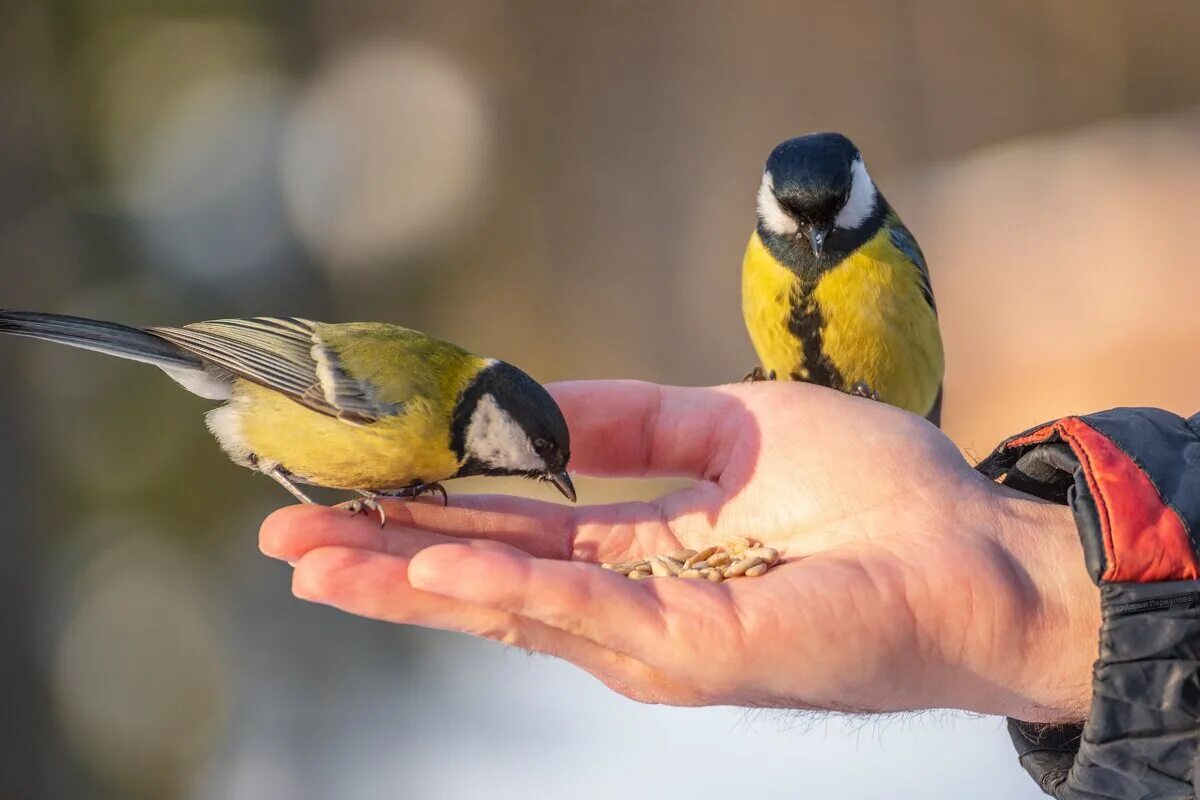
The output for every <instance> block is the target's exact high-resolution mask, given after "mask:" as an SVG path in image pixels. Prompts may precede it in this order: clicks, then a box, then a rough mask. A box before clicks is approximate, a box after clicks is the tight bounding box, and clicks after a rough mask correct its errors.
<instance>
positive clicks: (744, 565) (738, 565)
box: [723, 556, 765, 578]
mask: <svg viewBox="0 0 1200 800" xmlns="http://www.w3.org/2000/svg"><path fill="white" fill-rule="evenodd" d="M762 563H763V560H762V559H761V558H758V557H757V556H755V557H754V558H743V559H741V560H740V561H735V562H733V563H732V564H730V565H729V566H728V567H726V568H725V572H724V573H723V574H724V576H725V577H726V578H736V577H738V576H740V575H745V574H746V571H747V570H749V569H751V568H753V567H757V566H758V565H759V564H762ZM764 571H765V570H764ZM759 574H761V573H759Z"/></svg>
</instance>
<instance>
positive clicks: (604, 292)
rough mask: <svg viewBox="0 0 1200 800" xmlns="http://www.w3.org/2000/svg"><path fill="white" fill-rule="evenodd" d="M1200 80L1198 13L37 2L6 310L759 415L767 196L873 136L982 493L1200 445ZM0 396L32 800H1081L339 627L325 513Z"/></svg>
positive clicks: (6, 137)
mask: <svg viewBox="0 0 1200 800" xmlns="http://www.w3.org/2000/svg"><path fill="white" fill-rule="evenodd" d="M1198 36H1200V4H1197V3H1195V2H1194V0H1178V1H1171V0H1149V1H1147V0H1105V1H1104V2H1093V1H1092V0H1049V1H1043V0H1025V1H1024V2H1001V1H999V0H979V1H978V2H973V3H963V2H958V0H908V1H907V2H900V1H899V0H898V1H897V2H883V1H882V0H880V2H843V3H825V2H821V3H817V2H811V3H800V2H786V1H785V0H752V1H751V2H738V3H735V2H732V0H731V1H730V2H711V1H710V0H700V1H697V2H687V3H684V2H660V3H639V2H581V1H580V0H568V1H567V2H562V1H561V0H461V1H458V2H441V1H439V0H411V1H410V0H403V1H397V0H363V1H362V2H356V3H341V2H334V1H333V0H312V1H311V2H301V3H283V2H267V1H266V0H263V1H262V2H232V1H231V0H210V1H209V2H187V1H185V0H156V1H155V2H145V1H144V0H143V1H140V2H139V1H137V0H108V1H106V2H96V1H95V0H53V1H52V2H37V1H36V0H28V1H25V2H21V1H19V0H10V1H9V2H7V3H4V4H0V306H6V307H10V308H33V309H41V310H51V311H57V312H65V313H76V314H82V315H87V316H94V317H101V318H109V319H115V320H120V321H123V322H128V323H134V324H178V323H183V322H187V321H191V320H196V319H205V318H213V317H228V316H235V315H254V314H283V315H302V316H309V317H315V318H318V319H327V320H331V321H333V320H348V319H378V320H384V321H390V322H397V323H402V324H405V325H409V326H412V327H416V328H419V329H422V330H425V331H428V332H430V333H433V334H436V335H439V336H441V337H443V338H448V339H452V340H455V341H458V342H460V343H461V344H463V345H465V346H468V347H470V348H471V349H474V350H476V351H478V352H482V353H485V354H490V355H494V356H497V357H501V358H505V359H508V360H512V361H515V362H516V363H519V364H521V365H522V366H524V367H525V368H526V369H527V370H529V371H530V372H531V373H533V374H534V375H535V376H537V377H538V378H540V379H543V380H555V379H562V378H583V377H611V376H625V377H637V378H645V379H651V380H656V381H662V382H676V383H685V384H709V383H717V382H726V381H730V380H733V379H736V378H738V377H740V376H741V375H742V374H744V373H745V372H746V371H747V369H748V368H749V367H750V366H752V364H753V363H754V360H753V354H752V351H751V348H750V346H749V343H748V341H747V338H746V335H745V333H744V332H743V329H742V324H741V319H740V310H739V309H740V306H739V302H740V301H739V295H738V292H739V267H740V258H741V253H742V248H743V246H744V244H745V241H746V238H747V237H748V235H749V233H750V230H751V228H752V226H753V224H754V210H753V200H754V194H755V190H756V189H757V186H758V182H759V175H760V170H761V166H762V162H763V160H764V159H765V157H766V155H767V153H768V152H769V150H770V149H771V147H772V146H773V145H774V144H775V143H776V142H778V141H780V140H782V139H784V138H787V137H790V136H792V135H796V134H798V133H803V132H808V131H812V130H829V129H833V130H840V131H843V132H845V133H847V134H848V135H850V136H851V137H852V138H853V139H854V140H855V141H856V142H857V143H858V144H859V145H860V147H861V148H862V150H863V151H864V153H865V154H866V158H867V162H868V164H869V165H870V167H871V169H872V173H873V174H874V176H875V178H876V181H877V182H878V183H879V184H880V185H881V186H882V187H883V188H884V191H885V192H886V193H887V195H888V197H889V199H890V200H891V201H892V202H893V204H894V205H895V206H896V207H897V208H898V209H899V210H900V212H901V214H902V215H903V217H904V219H905V221H906V222H907V223H908V225H909V227H910V228H911V229H912V230H913V231H914V232H915V233H916V234H917V236H918V238H919V239H920V241H921V243H922V245H923V247H924V250H925V253H926V255H927V257H928V259H929V263H930V265H931V268H932V272H933V282H934V285H935V290H936V293H937V296H938V301H939V308H940V310H941V319H942V324H943V328H944V334H945V337H946V345H947V358H948V375H947V382H946V383H947V388H946V398H947V400H946V413H945V421H946V426H945V427H946V429H947V431H948V432H949V433H950V435H951V436H953V437H954V439H955V440H956V441H957V442H958V443H959V445H960V446H961V447H962V448H963V449H964V450H965V451H966V452H967V453H969V454H973V455H975V456H981V455H983V454H985V453H986V452H987V451H988V450H990V449H991V447H992V446H993V445H994V444H995V443H996V442H997V441H998V440H999V439H1000V438H1002V437H1003V436H1005V435H1007V434H1010V433H1013V432H1016V431H1018V430H1020V429H1023V428H1026V427H1028V426H1031V425H1033V424H1035V423H1037V422H1039V421H1042V420H1044V419H1047V418H1050V417H1054V416H1058V415H1061V414H1064V413H1070V412H1084V411H1088V410H1095V409H1099V408H1103V407H1108V406H1113V405H1118V404H1147V405H1159V406H1165V407H1167V408H1170V409H1172V410H1175V411H1179V412H1185V413H1190V412H1193V411H1195V410H1196V409H1197V408H1198V407H1200V370H1197V369H1196V366H1195V365H1196V357H1197V356H1196V343H1197V341H1198V337H1200V316H1198V315H1197V314H1196V308H1197V307H1198V306H1200V281H1197V279H1196V274H1195V272H1196V258H1195V252H1196V251H1195V247H1194V241H1193V240H1192V238H1191V233H1192V230H1191V226H1192V225H1193V224H1194V222H1193V216H1194V214H1195V211H1196V209H1197V203H1196V197H1195V195H1196V187H1197V186H1200V51H1197V48H1196V42H1197V40H1198ZM0 374H3V376H4V377H3V379H0V386H2V387H3V390H2V391H0V453H3V458H2V459H0V507H2V508H3V513H2V516H0V520H2V521H0V526H2V534H3V542H4V547H3V556H2V557H0V592H2V593H3V599H4V603H3V610H2V611H0V653H2V654H3V656H2V657H0V685H2V686H3V687H4V691H3V702H2V704H0V707H2V708H3V717H2V718H0V796H3V797H13V798H163V799H164V800H172V799H173V798H187V799H189V800H193V799H194V800H208V799H209V798H213V799H216V798H232V799H234V800H240V799H241V798H276V797H279V798H289V800H306V799H307V798H314V799H316V798H330V797H340V798H356V799H357V798H399V797H403V798H459V797H463V798H474V797H489V798H528V797H535V796H536V797H572V798H588V797H611V796H616V795H618V794H619V795H620V796H625V797H640V796H654V797H674V796H679V797H714V798H715V797H727V796H729V794H730V793H731V792H733V791H735V790H739V789H740V790H743V791H746V792H756V793H757V794H758V795H759V796H775V797H778V796H793V795H797V794H800V795H806V794H810V793H812V794H816V795H817V796H838V797H846V798H857V797H879V796H885V795H886V796H889V797H893V798H924V797H934V796H944V794H945V793H947V792H957V793H959V794H961V793H962V792H964V791H965V790H969V791H970V796H972V797H977V798H985V799H986V798H1016V797H1030V798H1032V797H1039V796H1041V795H1040V794H1039V793H1038V792H1037V790H1036V789H1035V788H1034V787H1033V785H1032V784H1031V783H1028V781H1027V779H1026V777H1025V776H1024V774H1023V773H1022V772H1021V771H1020V769H1019V768H1018V767H1017V765H1016V760H1015V758H1014V756H1013V755H1012V753H1011V752H1010V750H1009V745H1008V743H1007V737H1006V736H1005V734H1004V732H1003V728H1002V725H1001V722H1000V721H999V720H996V719H990V718H967V717H965V716H962V715H955V714H937V715H925V716H920V717H904V718H889V719H884V720H875V721H862V720H849V721H820V720H818V721H815V722H814V721H812V720H806V719H803V718H800V719H798V718H796V717H793V716H790V715H786V714H782V713H764V712H757V713H754V714H749V713H747V712H743V711H740V710H737V709H707V710H677V709H666V708H654V707H644V706H638V705H636V704H634V703H632V702H630V701H626V700H624V699H622V698H620V697H618V696H616V695H614V694H612V693H610V692H608V691H607V690H605V689H604V688H603V687H601V686H600V685H599V684H597V683H596V682H594V681H593V680H592V679H591V678H589V677H587V676H586V675H583V674H582V673H578V672H576V671H574V670H573V669H572V668H570V667H568V666H566V665H564V664H560V663H557V662H553V661H550V660H547V659H540V658H529V657H527V656H525V655H523V654H521V653H518V652H513V651H506V650H504V649H503V648H501V647H500V646H499V645H492V644H487V643H480V642H474V641H469V640H466V639H463V638H459V637H454V636H450V635H439V634H437V633H431V632H425V631H415V630H409V629H403V628H398V627H395V626H389V625H385V624H382V623H373V622H368V621H364V620H360V619H356V618H352V617H349V616H346V615H343V614H340V613H337V612H334V611H332V610H328V609H323V608H318V607H314V606H310V605H306V604H304V603H301V602H298V601H295V600H293V599H292V597H291V595H290V592H289V582H290V571H289V570H288V568H287V566H286V565H282V564H278V563H274V562H271V561H268V560H267V559H265V558H263V557H261V556H260V555H259V554H258V551H257V547H256V531H257V526H258V523H259V522H260V521H261V519H262V518H263V517H264V516H265V515H266V514H267V513H269V512H270V511H271V510H272V509H273V508H276V507H278V506H280V505H283V504H285V503H287V502H290V498H288V497H287V496H286V495H285V494H284V493H283V492H282V491H280V490H279V489H278V487H276V486H275V485H274V484H273V483H272V482H270V481H267V480H265V479H263V478H260V477H255V476H253V475H251V474H249V473H247V472H245V471H243V470H241V469H238V468H236V467H234V466H232V465H230V464H229V463H228V462H227V461H226V460H225V458H224V456H222V454H221V453H220V451H219V450H218V448H217V447H216V446H215V444H214V443H213V442H212V441H211V440H210V439H209V437H208V435H207V433H206V432H205V430H204V426H203V424H202V420H201V413H202V412H203V410H204V409H205V408H206V407H207V404H206V403H205V402H204V401H202V400H199V399H197V398H194V397H191V396H190V395H187V394H186V393H184V392H182V391H180V390H179V389H178V388H177V387H176V386H174V385H173V384H172V383H171V382H170V381H168V380H167V379H165V378H164V377H163V376H162V375H160V374H159V373H157V372H156V371H155V370H151V369H146V368H144V367H142V366H140V365H136V364H128V363H125V362H119V361H116V360H113V359H104V358H99V357H95V356H92V355H91V354H87V353H82V352H80V351H73V350H68V349H65V348H56V347H55V346H53V345H46V344H41V343H34V342H29V341H18V340H8V339H6V340H3V341H0ZM507 488H509V489H512V490H514V491H527V490H528V489H530V488H533V489H534V491H536V487H528V486H525V485H510V486H508V487H507ZM660 489H661V486H658V485H653V484H646V483H642V484H620V483H596V482H590V483H584V484H583V485H582V487H581V495H582V496H583V497H584V498H585V499H586V500H589V501H597V500H607V499H616V498H621V497H634V496H652V495H654V494H655V493H656V492H657V491H659V490H660ZM951 754H952V755H951ZM714 761H715V762H716V763H717V764H729V765H751V766H753V765H760V766H759V767H758V768H756V769H752V768H746V769H739V770H737V775H738V777H737V779H736V781H735V780H734V778H733V777H732V776H730V777H727V778H726V777H721V775H722V774H723V772H724V770H722V769H721V768H719V767H718V768H717V769H716V770H713V769H710V768H708V767H706V766H705V765H710V764H713V763H714ZM673 764H674V765H678V764H683V765H687V764H692V765H697V768H695V769H671V768H667V767H668V766H669V765H673Z"/></svg>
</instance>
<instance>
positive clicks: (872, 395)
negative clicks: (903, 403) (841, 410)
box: [850, 381, 879, 400]
mask: <svg viewBox="0 0 1200 800" xmlns="http://www.w3.org/2000/svg"><path fill="white" fill-rule="evenodd" d="M850 394H852V395H854V396H855V397H865V398H867V399H868V400H878V399H879V392H877V391H875V390H874V389H872V388H871V387H870V385H868V384H867V382H866V381H859V382H858V383H856V384H854V385H853V386H851V387H850Z"/></svg>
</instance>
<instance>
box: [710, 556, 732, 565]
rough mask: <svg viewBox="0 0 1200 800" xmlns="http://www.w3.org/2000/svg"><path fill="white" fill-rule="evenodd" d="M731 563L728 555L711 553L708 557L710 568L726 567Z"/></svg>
mask: <svg viewBox="0 0 1200 800" xmlns="http://www.w3.org/2000/svg"><path fill="white" fill-rule="evenodd" d="M731 561H733V559H732V558H730V556H729V553H713V554H712V555H711V556H709V557H708V565H709V566H710V567H728V566H729V562H731Z"/></svg>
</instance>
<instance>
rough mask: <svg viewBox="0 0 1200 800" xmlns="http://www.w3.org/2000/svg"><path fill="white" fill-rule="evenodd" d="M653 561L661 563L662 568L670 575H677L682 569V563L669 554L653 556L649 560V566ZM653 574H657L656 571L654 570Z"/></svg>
mask: <svg viewBox="0 0 1200 800" xmlns="http://www.w3.org/2000/svg"><path fill="white" fill-rule="evenodd" d="M655 563H657V564H661V565H662V568H663V569H665V570H666V571H667V575H670V576H675V575H678V574H679V573H680V572H682V571H683V565H682V564H680V563H679V562H678V561H676V560H675V559H673V558H671V557H670V556H655V557H654V559H653V560H652V561H651V566H653V565H654V564H655ZM654 574H655V575H657V574H658V573H657V572H655V573H654Z"/></svg>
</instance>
